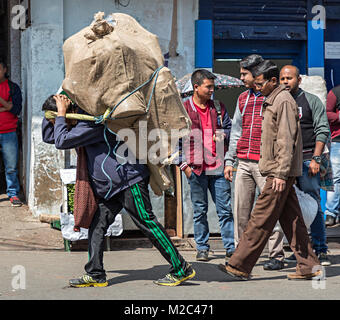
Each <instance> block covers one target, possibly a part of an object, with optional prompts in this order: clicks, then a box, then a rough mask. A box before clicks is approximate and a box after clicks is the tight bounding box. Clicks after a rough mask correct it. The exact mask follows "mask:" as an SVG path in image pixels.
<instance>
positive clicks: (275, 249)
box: [224, 54, 284, 270]
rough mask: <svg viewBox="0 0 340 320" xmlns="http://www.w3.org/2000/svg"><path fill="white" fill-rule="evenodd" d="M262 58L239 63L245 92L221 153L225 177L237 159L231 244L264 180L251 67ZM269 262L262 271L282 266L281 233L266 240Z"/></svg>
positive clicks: (259, 118)
mask: <svg viewBox="0 0 340 320" xmlns="http://www.w3.org/2000/svg"><path fill="white" fill-rule="evenodd" d="M261 62H263V58H262V57H261V56H259V55H256V54H252V55H250V56H248V57H246V58H244V59H243V60H242V61H241V62H240V67H241V68H240V74H241V80H242V81H243V83H244V85H245V87H246V88H247V89H248V90H247V91H245V92H243V93H241V94H240V96H239V97H238V100H237V106H236V110H235V113H234V117H233V122H232V127H231V134H230V143H229V149H228V152H227V153H226V156H225V169H224V174H225V178H226V179H227V180H229V181H232V179H233V167H234V165H235V162H236V159H237V160H238V165H237V171H236V177H235V188H234V222H235V223H234V234H235V237H234V238H235V246H237V244H238V242H239V238H240V236H241V234H242V233H243V232H244V230H245V229H246V226H247V223H248V220H249V218H250V214H251V211H252V209H253V205H254V201H255V195H256V188H258V189H259V190H260V191H261V190H262V189H263V186H264V184H265V182H266V178H265V177H263V176H262V175H261V173H260V171H259V167H258V161H259V160H260V144H261V123H262V103H263V100H264V96H263V95H261V92H259V91H256V90H255V86H254V77H253V75H252V70H253V69H254V68H255V67H256V66H257V65H258V64H260V63H261ZM268 248H269V259H270V260H269V262H267V263H266V264H265V265H264V266H263V267H264V269H265V270H280V269H282V268H283V267H284V263H283V259H284V251H283V234H282V232H279V231H276V232H273V234H272V235H271V236H270V238H269V241H268Z"/></svg>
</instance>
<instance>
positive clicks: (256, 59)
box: [240, 54, 264, 72]
mask: <svg viewBox="0 0 340 320" xmlns="http://www.w3.org/2000/svg"><path fill="white" fill-rule="evenodd" d="M263 61H264V59H263V58H262V56H260V55H259V54H251V55H250V56H247V57H245V58H243V59H242V60H241V61H240V67H241V68H243V69H246V70H249V71H250V72H251V71H252V69H253V68H254V67H256V66H257V65H259V64H260V63H261V62H263Z"/></svg>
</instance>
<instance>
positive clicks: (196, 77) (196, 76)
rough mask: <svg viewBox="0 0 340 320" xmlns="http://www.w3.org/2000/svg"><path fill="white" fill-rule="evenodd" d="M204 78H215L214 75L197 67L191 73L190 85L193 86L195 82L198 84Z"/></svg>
mask: <svg viewBox="0 0 340 320" xmlns="http://www.w3.org/2000/svg"><path fill="white" fill-rule="evenodd" d="M204 79H208V80H215V79H216V76H215V75H214V74H213V73H211V72H210V71H208V70H206V69H198V70H196V71H194V72H193V73H192V75H191V83H192V87H194V85H195V84H197V85H199V86H200V85H201V84H202V83H203V81H204Z"/></svg>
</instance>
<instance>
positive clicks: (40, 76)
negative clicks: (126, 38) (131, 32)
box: [21, 0, 198, 215]
mask: <svg viewBox="0 0 340 320" xmlns="http://www.w3.org/2000/svg"><path fill="white" fill-rule="evenodd" d="M172 6H173V2H172V1H170V0H159V1H154V0H131V1H130V4H129V6H127V7H123V6H116V5H115V1H112V0H97V1H90V0H64V1H63V0H34V1H31V18H32V26H31V27H30V28H28V29H27V30H25V31H23V32H22V33H21V63H22V68H21V69H22V74H21V76H22V89H23V94H24V112H23V122H24V123H23V136H24V141H23V146H24V147H23V148H24V150H23V154H24V175H25V176H26V179H25V180H26V182H25V190H26V197H27V201H28V204H29V207H30V209H31V211H32V213H33V214H34V215H39V214H42V213H44V214H56V213H58V212H59V210H60V204H61V197H62V191H61V181H60V177H59V169H60V168H64V167H65V162H66V164H67V163H72V162H73V163H74V161H73V160H72V159H71V160H70V159H68V155H67V154H66V160H65V153H64V152H61V151H56V150H55V148H54V146H48V145H46V144H45V143H43V142H42V139H41V121H42V117H43V113H42V112H41V111H40V110H41V105H42V103H43V102H44V100H45V99H46V98H47V97H48V96H49V95H50V94H52V93H55V92H56V91H57V89H58V88H59V86H60V84H61V83H62V80H63V78H64V65H63V54H62V44H63V41H64V40H65V39H66V38H68V37H69V36H71V35H72V34H74V33H76V32H77V31H79V30H80V29H82V28H84V27H85V26H87V25H89V24H90V23H91V21H92V20H93V15H94V14H95V13H96V12H98V11H104V12H105V13H106V14H107V15H108V14H110V13H112V12H123V13H127V14H130V15H131V16H133V17H134V18H136V19H137V21H138V22H139V23H141V25H142V26H143V27H145V28H146V29H147V30H149V31H150V32H153V33H155V34H157V36H158V37H159V42H160V45H161V48H162V51H163V53H164V54H166V53H167V52H168V51H169V42H170V39H171V34H172V33H171V30H172V29H173V30H175V28H172ZM177 6H178V14H177V25H175V27H177V30H178V32H177V48H176V51H177V53H178V55H177V56H175V57H172V58H169V61H168V66H169V67H170V69H171V70H172V72H173V74H174V75H175V76H176V77H177V78H179V77H181V76H183V75H185V74H186V73H189V72H191V71H192V69H193V68H194V48H195V44H194V33H195V26H194V21H195V19H197V15H198V0H178V4H177Z"/></svg>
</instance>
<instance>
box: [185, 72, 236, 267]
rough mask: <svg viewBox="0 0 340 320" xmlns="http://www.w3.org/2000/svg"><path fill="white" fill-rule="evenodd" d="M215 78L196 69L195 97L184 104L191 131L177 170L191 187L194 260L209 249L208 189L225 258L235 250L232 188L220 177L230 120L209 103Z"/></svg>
mask: <svg viewBox="0 0 340 320" xmlns="http://www.w3.org/2000/svg"><path fill="white" fill-rule="evenodd" d="M215 78H216V77H215V76H214V74H212V73H211V72H209V71H208V70H204V69H199V70H196V71H195V72H194V73H193V74H192V77H191V82H192V87H193V89H194V94H193V96H192V97H190V99H189V100H187V101H185V103H184V107H185V109H186V110H187V112H188V115H189V117H190V119H191V121H192V127H191V129H192V132H191V135H190V137H189V138H186V139H183V144H182V146H183V152H182V155H183V159H182V160H183V161H182V162H181V163H180V168H181V170H182V171H184V173H185V175H186V177H187V178H188V182H189V184H190V192H191V201H192V205H193V210H194V237H195V242H196V248H197V255H196V260H197V261H208V253H209V248H210V247H209V243H208V240H209V225H208V219H207V212H208V189H209V191H210V193H211V196H212V199H213V201H214V202H215V205H216V211H217V215H218V218H219V224H220V229H221V236H222V241H223V245H224V248H225V250H226V258H228V257H230V256H231V255H232V253H233V252H234V250H235V246H234V220H233V214H232V210H231V187H230V183H229V181H227V180H226V179H225V178H224V174H223V170H224V154H225V152H226V151H227V146H228V141H229V135H230V130H231V120H230V118H229V116H228V113H227V111H226V110H225V107H224V105H223V104H222V103H220V104H219V103H218V102H217V101H213V100H211V96H212V94H213V92H214V87H215V86H214V80H215ZM217 104H219V106H220V107H219V106H218V105H217ZM184 159H185V160H184Z"/></svg>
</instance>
